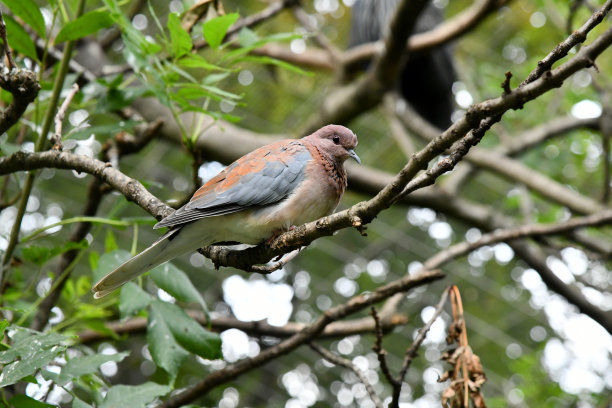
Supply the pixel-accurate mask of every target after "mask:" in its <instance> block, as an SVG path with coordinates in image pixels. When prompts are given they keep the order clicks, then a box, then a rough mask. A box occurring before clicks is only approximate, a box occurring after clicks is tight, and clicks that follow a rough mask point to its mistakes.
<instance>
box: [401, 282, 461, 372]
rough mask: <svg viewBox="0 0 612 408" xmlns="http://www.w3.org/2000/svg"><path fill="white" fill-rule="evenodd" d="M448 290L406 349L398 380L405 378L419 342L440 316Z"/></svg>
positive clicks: (419, 345)
mask: <svg viewBox="0 0 612 408" xmlns="http://www.w3.org/2000/svg"><path fill="white" fill-rule="evenodd" d="M449 291H450V287H448V288H446V289H445V290H444V292H442V296H441V297H440V301H439V302H438V304H437V305H436V309H435V311H434V314H433V315H432V316H431V318H430V319H429V320H428V321H427V323H426V324H425V326H423V327H421V329H420V330H419V332H418V333H417V336H416V338H415V339H414V341H413V342H412V345H411V346H410V348H408V350H406V355H405V356H404V362H403V363H402V368H401V370H400V372H399V381H400V382H401V381H404V378H406V373H407V372H408V369H409V368H410V364H412V360H413V359H414V357H416V355H417V351H418V349H419V347H421V344H422V343H423V341H424V340H425V337H426V336H427V332H428V331H429V329H431V326H432V325H433V324H434V322H435V321H436V319H437V318H438V316H440V314H441V313H442V310H443V308H444V305H445V304H446V300H447V299H448V293H449Z"/></svg>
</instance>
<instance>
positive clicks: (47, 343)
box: [0, 328, 66, 387]
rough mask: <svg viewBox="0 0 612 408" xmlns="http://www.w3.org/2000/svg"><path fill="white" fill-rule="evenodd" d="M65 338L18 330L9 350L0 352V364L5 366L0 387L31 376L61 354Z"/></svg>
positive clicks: (0, 377)
mask: <svg viewBox="0 0 612 408" xmlns="http://www.w3.org/2000/svg"><path fill="white" fill-rule="evenodd" d="M65 339H66V338H65V337H64V336H62V335H60V334H57V333H38V332H34V331H32V330H26V329H23V328H19V329H18V331H17V332H16V333H15V334H14V335H13V345H12V347H11V348H10V349H8V350H6V351H2V352H0V364H6V365H5V366H4V367H3V369H2V373H1V374H0V387H4V386H7V385H11V384H15V383H16V382H18V381H19V380H21V379H22V378H24V377H27V376H30V375H33V374H34V373H36V371H38V370H39V369H40V368H41V367H44V366H46V365H47V364H49V362H51V360H53V359H54V358H55V357H57V356H58V355H59V354H60V353H62V352H63V351H64V350H65V349H66V346H64V345H63V344H61V343H62V342H63V341H64V340H65Z"/></svg>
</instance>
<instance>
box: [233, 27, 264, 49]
mask: <svg viewBox="0 0 612 408" xmlns="http://www.w3.org/2000/svg"><path fill="white" fill-rule="evenodd" d="M259 40H260V38H259V36H258V35H257V34H256V33H255V31H253V30H251V29H250V28H248V27H242V29H241V30H240V31H239V32H238V43H239V44H240V46H241V47H250V46H251V45H253V44H256V43H257V41H259Z"/></svg>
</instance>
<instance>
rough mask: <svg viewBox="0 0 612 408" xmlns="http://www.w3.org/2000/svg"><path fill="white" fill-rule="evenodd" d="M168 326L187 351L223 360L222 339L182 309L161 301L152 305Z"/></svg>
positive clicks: (152, 308)
mask: <svg viewBox="0 0 612 408" xmlns="http://www.w3.org/2000/svg"><path fill="white" fill-rule="evenodd" d="M153 310H155V313H157V315H158V316H161V317H162V318H163V319H164V321H165V322H166V324H167V325H168V327H169V329H170V332H172V335H173V336H174V339H175V340H176V341H177V342H178V343H179V344H180V345H181V346H183V347H184V348H185V349H186V350H188V351H190V352H192V353H194V354H197V355H199V356H200V357H203V358H207V359H211V360H212V359H216V358H221V357H222V354H221V338H220V337H219V335H217V334H216V333H211V332H209V331H207V330H205V329H204V328H203V327H202V326H200V324H199V323H198V322H196V321H195V320H194V319H192V318H191V317H190V316H189V315H188V314H187V313H185V311H184V310H183V309H181V308H180V307H178V306H176V305H174V304H172V303H167V302H162V301H161V300H156V301H154V302H153V304H152V305H151V311H153Z"/></svg>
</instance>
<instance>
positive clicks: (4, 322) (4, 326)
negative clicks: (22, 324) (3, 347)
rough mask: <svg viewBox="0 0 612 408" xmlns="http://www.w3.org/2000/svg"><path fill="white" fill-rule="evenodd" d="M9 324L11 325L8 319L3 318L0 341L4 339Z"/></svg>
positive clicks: (0, 322)
mask: <svg viewBox="0 0 612 408" xmlns="http://www.w3.org/2000/svg"><path fill="white" fill-rule="evenodd" d="M8 325H9V321H8V320H6V319H3V320H1V321H0V341H2V340H4V331H5V330H6V328H7V327H8Z"/></svg>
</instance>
